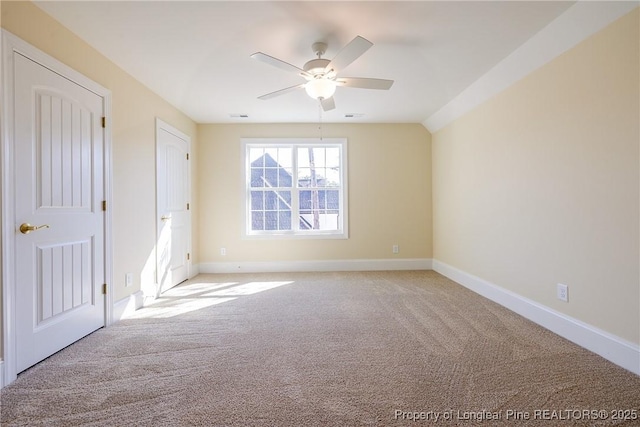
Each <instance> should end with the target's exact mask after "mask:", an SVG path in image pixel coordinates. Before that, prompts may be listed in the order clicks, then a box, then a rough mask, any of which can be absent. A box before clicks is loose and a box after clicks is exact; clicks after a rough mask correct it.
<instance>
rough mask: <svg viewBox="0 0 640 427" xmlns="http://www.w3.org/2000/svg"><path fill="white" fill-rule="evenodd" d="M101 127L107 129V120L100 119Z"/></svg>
mask: <svg viewBox="0 0 640 427" xmlns="http://www.w3.org/2000/svg"><path fill="white" fill-rule="evenodd" d="M102 127H103V128H106V127H107V118H106V117H103V118H102Z"/></svg>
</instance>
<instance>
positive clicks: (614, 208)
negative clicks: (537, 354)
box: [433, 8, 640, 343]
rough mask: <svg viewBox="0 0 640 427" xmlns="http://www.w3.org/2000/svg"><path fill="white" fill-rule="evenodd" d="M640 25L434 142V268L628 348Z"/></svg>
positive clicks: (541, 74) (626, 27) (595, 39)
mask: <svg viewBox="0 0 640 427" xmlns="http://www.w3.org/2000/svg"><path fill="white" fill-rule="evenodd" d="M638 27H639V16H638V9H637V8H636V9H635V11H633V12H631V13H630V14H629V15H627V16H625V17H623V18H621V19H620V20H618V21H617V22H615V23H613V24H612V25H610V26H609V27H608V28H606V29H604V30H603V31H601V32H599V33H597V34H596V35H594V36H592V37H591V38H589V39H587V40H585V41H584V42H582V43H581V44H579V45H578V46H577V47H575V48H574V49H572V50H570V51H568V52H567V53H565V54H563V55H562V56H560V57H558V58H557V59H555V60H554V61H552V62H550V63H549V64H547V65H545V66H544V67H542V68H541V69H539V70H537V71H535V72H534V73H532V74H530V75H529V76H527V77H526V78H524V79H523V80H521V81H520V82H518V83H516V84H515V85H513V86H512V87H510V88H509V89H508V90H506V91H504V92H503V93H501V94H499V95H497V96H496V97H494V98H493V99H491V100H490V101H488V102H486V103H485V104H483V105H481V106H480V107H478V108H477V109H475V110H474V111H472V112H471V113H469V114H467V115H466V116H464V117H463V118H461V119H459V120H457V121H455V122H454V123H452V124H450V125H448V126H447V127H445V128H444V129H442V130H440V131H439V132H437V133H435V134H434V135H433V205H434V258H435V259H437V260H439V261H442V262H445V263H447V264H449V265H451V266H454V267H456V268H458V269H460V270H463V271H465V272H467V273H470V274H473V275H476V276H479V277H480V278H482V279H485V280H488V281H490V282H493V283H495V284H497V285H499V286H501V287H504V288H506V289H508V290H510V291H513V292H515V293H517V294H519V295H522V296H524V297H526V298H530V299H532V300H534V301H536V302H539V303H541V304H544V305H545V306H548V307H551V308H553V309H555V310H558V311H560V312H562V313H566V314H567V315H569V316H572V317H574V318H576V319H579V320H582V321H584V322H586V323H588V324H590V325H593V326H596V327H598V328H600V329H603V330H605V331H607V332H610V333H613V334H615V335H617V336H619V337H622V338H624V339H627V340H629V341H631V342H634V343H639V342H640V330H639V328H640V317H639V316H640V294H639V292H640V271H639V269H640V267H639V265H640V250H639V246H640V244H639V232H640V230H639V221H640V219H639V203H640V200H639V191H640V188H639V174H640V168H639V143H640V142H639V141H640V132H639V129H638V127H639V116H640V108H639V97H640V89H639V81H638V80H639V76H640V70H639V65H638V64H639V59H640V58H639V32H638ZM557 283H564V284H566V285H568V286H569V303H563V302H561V301H559V300H557V299H556V298H555V287H556V284H557Z"/></svg>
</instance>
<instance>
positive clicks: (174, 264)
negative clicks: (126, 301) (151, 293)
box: [155, 120, 191, 296]
mask: <svg viewBox="0 0 640 427" xmlns="http://www.w3.org/2000/svg"><path fill="white" fill-rule="evenodd" d="M189 144H190V140H189V137H188V136H186V135H184V134H183V133H181V132H179V131H178V130H177V129H175V128H173V127H172V126H169V125H168V124H166V123H164V122H162V121H160V120H158V121H157V126H156V150H157V151H156V155H157V184H156V185H157V199H156V200H157V214H158V242H157V246H156V247H157V251H158V252H157V257H158V259H157V261H158V262H157V274H158V288H157V294H156V295H155V296H158V295H159V294H160V293H161V292H164V291H166V290H167V289H169V288H171V287H173V286H175V285H177V284H178V283H180V282H183V281H185V280H187V278H188V276H189V263H190V261H189V241H190V236H191V221H190V215H189V213H190V212H189V208H190V206H189Z"/></svg>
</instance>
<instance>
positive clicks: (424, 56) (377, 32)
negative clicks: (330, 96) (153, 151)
mask: <svg viewBox="0 0 640 427" xmlns="http://www.w3.org/2000/svg"><path fill="white" fill-rule="evenodd" d="M573 3H574V2H558V1H546V2H545V1H532V2H527V1H514V2H503V1H472V2H444V1H443V2H435V1H410V2H395V1H385V2H382V1H375V2H362V1H355V2H341V1H321V2H312V1H295V2H283V1H258V2H246V1H195V2H190V1H139V2H130V1H105V2H103V1H84V2H71V1H44V2H37V3H36V4H37V5H38V6H39V7H40V8H42V9H43V10H44V11H45V12H47V13H48V14H50V15H51V16H53V17H54V18H55V19H57V20H58V21H60V22H61V23H62V24H63V25H64V26H66V27H67V28H69V29H70V30H71V31H73V32H74V33H76V34H77V35H78V36H80V37H81V38H82V39H84V40H85V41H86V42H87V43H89V44H90V45H92V46H93V47H94V48H96V49H97V50H98V51H100V52H102V53H103V54H104V55H105V56H106V57H108V58H109V59H111V60H112V61H113V62H114V63H116V64H118V65H119V66H120V67H121V68H123V69H124V70H125V71H127V72H128V73H129V74H131V75H132V76H134V77H135V78H136V79H137V80H139V81H141V82H142V83H144V84H145V85H146V86H148V87H149V88H150V89H151V90H153V91H154V92H156V93H157V94H159V95H160V96H162V97H163V98H164V99H166V100H167V101H169V102H170V103H171V104H173V105H174V106H175V107H177V108H178V109H180V110H181V111H183V112H184V113H185V114H187V115H188V116H189V117H191V118H192V119H193V120H195V121H196V122H198V123H229V122H252V123H258V122H260V123H264V122H274V123H278V122H287V123H291V122H316V121H318V120H319V114H320V112H319V108H318V105H317V101H314V100H312V99H311V98H309V97H308V96H307V95H306V94H305V92H304V90H299V91H297V92H295V93H289V94H286V95H283V96H281V97H278V98H273V99H270V100H267V101H263V100H259V99H257V97H258V96H260V95H263V94H266V93H269V92H273V91H275V90H278V89H282V88H285V87H288V86H292V85H295V84H298V83H302V82H304V80H303V79H302V78H301V77H298V76H297V75H295V74H293V73H287V72H285V71H282V70H280V69H277V68H275V67H271V66H269V65H267V64H264V63H262V62H259V61H256V60H253V59H251V58H250V55H251V54H252V53H254V52H258V51H261V52H264V53H266V54H269V55H271V56H275V57H277V58H280V59H282V60H284V61H286V62H289V63H291V64H294V65H296V66H298V67H302V65H303V64H304V63H305V62H306V61H308V60H310V59H313V58H314V54H313V52H312V50H311V45H312V44H313V42H315V41H325V42H327V43H328V45H329V47H328V50H327V53H326V55H325V57H326V58H328V59H331V58H332V57H333V56H334V55H335V54H336V53H337V52H338V50H339V49H340V48H341V47H342V46H344V45H345V44H347V43H348V42H349V41H350V40H352V39H353V38H354V37H355V36H356V35H361V36H363V37H365V38H367V39H368V40H370V41H371V42H373V43H374V46H373V47H372V48H371V49H369V51H367V52H366V53H365V54H364V55H362V56H361V57H360V58H358V59H357V60H356V61H355V62H353V63H352V64H351V65H350V66H349V67H347V68H346V69H345V70H344V71H343V72H341V73H340V76H342V77H374V78H383V79H392V80H395V84H394V85H393V87H392V88H391V89H390V90H389V91H376V90H364V89H354V88H338V90H337V92H336V94H335V102H336V109H335V110H332V111H329V112H326V113H322V114H323V115H322V120H323V121H325V122H354V121H355V122H385V123H422V122H423V121H425V120H426V119H428V118H429V117H430V116H432V115H433V114H434V113H436V112H437V111H438V110H440V109H441V108H442V107H443V106H445V105H446V104H447V103H448V102H449V101H451V100H452V99H453V98H455V97H456V96H457V95H458V94H460V92H462V91H463V90H464V89H465V88H467V87H468V86H469V85H471V84H472V83H473V82H475V81H476V80H478V79H479V78H480V77H481V76H483V75H484V74H485V73H486V72H487V71H488V70H490V69H491V68H492V67H494V66H495V65H496V64H497V63H499V62H500V61H501V60H503V59H504V58H505V57H507V56H508V55H509V54H510V53H512V52H513V51H514V50H515V49H516V48H518V47H519V46H520V45H522V44H523V43H525V42H526V41H527V40H529V39H530V38H531V37H532V36H534V35H535V34H536V33H538V32H539V31H540V30H541V29H543V28H544V27H545V26H546V25H547V24H549V23H550V22H551V21H553V20H554V19H555V18H556V17H558V16H559V15H561V14H562V13H563V12H564V11H565V10H567V9H568V8H569V7H570V6H571V5H572V4H573ZM351 113H356V114H362V115H363V117H361V118H355V119H354V118H352V119H347V118H345V114H351ZM237 114H247V115H248V116H249V117H248V118H246V119H239V118H232V117H231V116H230V115H237Z"/></svg>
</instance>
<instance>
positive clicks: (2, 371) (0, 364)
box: [0, 360, 4, 389]
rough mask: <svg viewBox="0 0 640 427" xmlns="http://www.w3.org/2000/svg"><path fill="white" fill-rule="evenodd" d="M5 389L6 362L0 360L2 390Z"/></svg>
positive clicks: (0, 384) (0, 387)
mask: <svg viewBox="0 0 640 427" xmlns="http://www.w3.org/2000/svg"><path fill="white" fill-rule="evenodd" d="M2 388H4V360H0V389H2Z"/></svg>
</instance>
